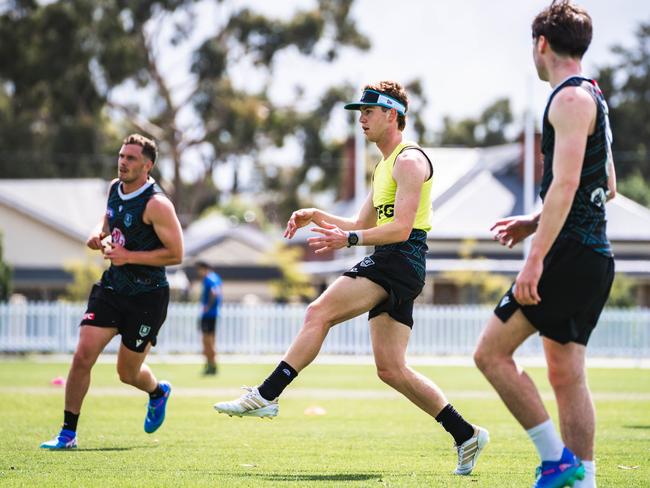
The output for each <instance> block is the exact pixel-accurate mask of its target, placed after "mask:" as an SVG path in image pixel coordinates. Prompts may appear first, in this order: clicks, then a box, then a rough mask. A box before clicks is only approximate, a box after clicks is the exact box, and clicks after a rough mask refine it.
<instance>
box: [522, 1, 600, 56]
mask: <svg viewBox="0 0 650 488" xmlns="http://www.w3.org/2000/svg"><path fill="white" fill-rule="evenodd" d="M532 31H533V39H537V38H538V37H540V36H544V37H545V38H546V40H547V41H548V42H549V44H550V45H551V49H553V51H554V52H555V53H556V54H558V55H560V56H569V57H572V58H578V59H580V58H582V56H583V55H584V53H585V52H586V51H587V48H588V47H589V44H590V43H591V36H592V24H591V17H590V16H589V14H588V13H587V11H586V10H585V9H583V8H582V7H579V6H578V5H574V4H573V3H571V1H570V0H553V2H552V3H551V5H549V6H548V7H546V8H545V9H544V10H542V11H541V12H540V13H539V14H538V15H537V17H535V20H533V25H532Z"/></svg>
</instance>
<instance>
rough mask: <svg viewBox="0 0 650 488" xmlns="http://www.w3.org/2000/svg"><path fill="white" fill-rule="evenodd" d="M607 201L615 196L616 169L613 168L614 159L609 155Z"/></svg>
mask: <svg viewBox="0 0 650 488" xmlns="http://www.w3.org/2000/svg"><path fill="white" fill-rule="evenodd" d="M607 190H608V191H607V201H610V200H611V199H612V198H614V197H615V196H616V169H615V168H614V158H613V157H612V155H611V153H610V155H609V161H607Z"/></svg>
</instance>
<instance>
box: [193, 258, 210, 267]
mask: <svg viewBox="0 0 650 488" xmlns="http://www.w3.org/2000/svg"><path fill="white" fill-rule="evenodd" d="M194 265H195V266H196V267H197V268H205V269H211V266H210V265H209V264H208V263H206V262H205V261H202V260H201V261H197V262H196V263H194Z"/></svg>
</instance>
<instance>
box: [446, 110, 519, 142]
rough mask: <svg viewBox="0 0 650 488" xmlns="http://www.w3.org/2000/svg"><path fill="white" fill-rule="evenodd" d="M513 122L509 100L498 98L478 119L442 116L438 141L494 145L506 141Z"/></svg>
mask: <svg viewBox="0 0 650 488" xmlns="http://www.w3.org/2000/svg"><path fill="white" fill-rule="evenodd" d="M512 122H513V118H512V112H511V110H510V100H508V99H507V98H500V99H499V100H497V101H495V102H494V103H492V104H491V105H489V106H488V107H487V108H486V109H485V110H483V112H482V113H481V115H480V116H479V118H478V119H473V118H466V119H461V120H454V119H452V118H451V117H448V116H447V117H444V119H443V129H442V131H441V132H440V134H439V135H438V138H437V139H438V143H439V144H440V145H443V146H469V147H477V146H494V145H498V144H503V143H506V142H508V136H507V132H508V130H509V129H510V127H511V125H512Z"/></svg>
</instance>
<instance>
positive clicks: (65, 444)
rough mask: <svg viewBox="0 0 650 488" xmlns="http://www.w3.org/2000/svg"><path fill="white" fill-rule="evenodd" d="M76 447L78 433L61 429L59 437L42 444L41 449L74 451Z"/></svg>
mask: <svg viewBox="0 0 650 488" xmlns="http://www.w3.org/2000/svg"><path fill="white" fill-rule="evenodd" d="M75 447H77V433H76V432H74V431H72V430H65V429H61V432H60V433H59V435H58V436H57V437H55V438H54V439H52V440H51V441H47V442H43V444H41V449H74V448H75Z"/></svg>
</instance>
